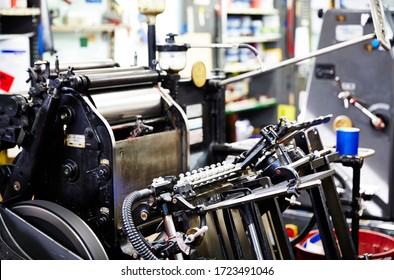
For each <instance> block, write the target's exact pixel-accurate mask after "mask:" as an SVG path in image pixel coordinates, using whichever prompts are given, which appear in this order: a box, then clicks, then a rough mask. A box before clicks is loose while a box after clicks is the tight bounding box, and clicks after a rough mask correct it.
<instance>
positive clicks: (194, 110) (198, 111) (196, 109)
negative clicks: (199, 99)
mask: <svg viewBox="0 0 394 280" xmlns="http://www.w3.org/2000/svg"><path fill="white" fill-rule="evenodd" d="M186 115H187V117H188V118H189V119H192V118H196V117H201V116H202V104H192V105H189V106H187V107H186Z"/></svg>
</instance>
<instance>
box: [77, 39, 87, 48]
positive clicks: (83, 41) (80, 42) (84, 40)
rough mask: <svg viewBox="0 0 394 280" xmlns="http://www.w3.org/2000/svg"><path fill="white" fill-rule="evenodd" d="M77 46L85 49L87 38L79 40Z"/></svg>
mask: <svg viewBox="0 0 394 280" xmlns="http://www.w3.org/2000/svg"><path fill="white" fill-rule="evenodd" d="M79 45H80V47H81V48H86V47H87V46H88V38H86V37H81V38H79Z"/></svg>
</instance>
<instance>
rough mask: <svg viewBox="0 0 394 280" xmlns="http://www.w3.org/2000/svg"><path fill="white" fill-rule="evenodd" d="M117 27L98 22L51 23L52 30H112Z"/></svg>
mask: <svg viewBox="0 0 394 280" xmlns="http://www.w3.org/2000/svg"><path fill="white" fill-rule="evenodd" d="M117 27H118V25H116V24H110V23H107V24H100V25H80V24H75V25H74V24H68V25H52V27H51V28H52V31H53V32H114V31H115V29H116V28H117Z"/></svg>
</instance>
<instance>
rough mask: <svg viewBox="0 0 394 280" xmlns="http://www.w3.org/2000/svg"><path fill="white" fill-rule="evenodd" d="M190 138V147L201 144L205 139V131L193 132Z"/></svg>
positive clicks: (196, 130)
mask: <svg viewBox="0 0 394 280" xmlns="http://www.w3.org/2000/svg"><path fill="white" fill-rule="evenodd" d="M189 136H190V138H189V141H190V145H193V144H198V143H201V142H202V141H203V139H204V137H203V136H204V133H203V129H202V128H200V129H195V130H191V131H190V134H189Z"/></svg>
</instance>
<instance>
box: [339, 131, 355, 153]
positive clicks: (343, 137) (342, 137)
mask: <svg viewBox="0 0 394 280" xmlns="http://www.w3.org/2000/svg"><path fill="white" fill-rule="evenodd" d="M359 137H360V129H359V128H356V127H342V128H338V129H337V146H336V151H337V152H338V153H339V154H340V155H341V156H343V155H352V156H353V155H357V154H358V141H359Z"/></svg>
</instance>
